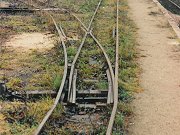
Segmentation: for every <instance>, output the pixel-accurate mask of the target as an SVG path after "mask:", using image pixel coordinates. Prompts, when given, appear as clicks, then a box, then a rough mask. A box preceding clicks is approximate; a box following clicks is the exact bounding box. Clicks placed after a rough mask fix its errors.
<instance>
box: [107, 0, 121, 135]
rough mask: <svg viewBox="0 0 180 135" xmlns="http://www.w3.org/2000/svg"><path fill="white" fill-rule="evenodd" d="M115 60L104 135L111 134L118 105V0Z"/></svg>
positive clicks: (117, 4) (117, 0) (117, 3)
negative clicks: (111, 107) (112, 85)
mask: <svg viewBox="0 0 180 135" xmlns="http://www.w3.org/2000/svg"><path fill="white" fill-rule="evenodd" d="M116 6H117V7H116V8H117V9H116V60H115V77H114V105H113V109H112V113H111V117H110V120H109V124H108V128H107V131H106V135H111V133H112V128H113V124H114V119H115V116H116V111H117V105H118V70H119V29H118V26H119V0H116Z"/></svg>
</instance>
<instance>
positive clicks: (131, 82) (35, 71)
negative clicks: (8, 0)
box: [0, 0, 139, 135]
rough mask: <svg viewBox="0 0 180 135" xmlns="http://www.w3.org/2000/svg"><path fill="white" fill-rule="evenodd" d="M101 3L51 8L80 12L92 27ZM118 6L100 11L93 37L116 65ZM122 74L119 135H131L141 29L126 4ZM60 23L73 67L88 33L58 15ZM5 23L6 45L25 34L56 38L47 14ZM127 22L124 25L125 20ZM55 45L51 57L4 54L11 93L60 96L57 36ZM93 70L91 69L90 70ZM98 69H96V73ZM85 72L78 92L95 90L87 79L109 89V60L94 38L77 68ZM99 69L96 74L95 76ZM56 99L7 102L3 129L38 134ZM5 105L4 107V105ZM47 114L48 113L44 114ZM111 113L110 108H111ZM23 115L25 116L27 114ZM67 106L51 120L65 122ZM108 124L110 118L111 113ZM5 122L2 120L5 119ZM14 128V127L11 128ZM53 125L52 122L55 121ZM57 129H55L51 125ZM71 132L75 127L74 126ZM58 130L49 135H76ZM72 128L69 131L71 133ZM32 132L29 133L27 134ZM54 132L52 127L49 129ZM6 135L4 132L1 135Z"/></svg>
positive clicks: (66, 1)
mask: <svg viewBox="0 0 180 135" xmlns="http://www.w3.org/2000/svg"><path fill="white" fill-rule="evenodd" d="M33 2H34V3H36V4H37V6H48V5H46V4H44V3H43V2H39V3H37V1H33ZM97 3H98V1H97V0H91V1H87V0H80V2H78V3H77V2H76V1H75V0H61V1H58V0H56V1H53V2H52V3H50V4H49V5H50V6H51V7H60V8H66V9H68V10H70V11H72V12H74V13H75V14H76V15H77V16H78V17H79V18H80V19H82V20H83V22H85V24H86V26H87V25H88V22H89V20H90V17H91V15H92V14H93V10H94V9H95V7H96V5H97ZM115 8H116V7H115V3H114V1H112V0H104V2H103V5H102V7H101V8H100V11H99V12H98V14H97V19H95V21H94V23H93V28H94V29H93V33H94V35H96V36H97V39H98V40H99V41H100V43H101V44H102V45H103V46H104V47H105V50H106V51H107V53H108V55H109V57H110V59H111V62H112V63H114V56H115V54H114V49H115V48H114V46H115V42H114V38H113V36H112V35H113V29H114V26H115V13H114V11H115ZM119 10H120V17H119V18H120V24H119V27H120V28H119V29H120V38H119V39H120V56H121V59H120V71H119V72H120V74H119V100H120V103H119V105H118V113H117V116H116V121H115V125H114V132H113V134H118V135H119V134H126V128H127V123H128V118H129V117H130V115H131V114H132V110H131V108H130V107H129V105H128V103H129V102H130V101H131V99H132V96H131V92H132V91H138V90H139V86H138V79H137V73H138V67H137V63H136V50H135V44H136V42H135V40H134V32H135V27H134V25H133V23H132V21H131V20H129V18H128V16H127V14H128V6H127V1H126V0H122V1H121V2H120V8H119ZM53 16H54V17H55V19H56V21H57V22H58V23H59V24H61V25H62V27H63V29H64V31H65V33H66V35H67V37H68V40H67V43H66V46H67V51H68V61H69V63H70V62H72V60H73V57H74V55H75V54H76V51H77V48H78V46H79V44H80V42H81V39H82V36H83V34H84V31H83V30H82V29H81V26H80V24H79V23H78V22H77V21H76V20H75V19H74V18H73V17H72V16H70V15H68V14H66V15H64V14H56V13H53ZM1 18H2V21H1V22H0V28H1V29H0V38H1V39H2V40H1V41H3V42H2V43H1V44H0V45H3V44H4V43H5V41H6V40H7V39H8V37H9V36H10V35H14V34H17V33H22V32H47V31H50V32H51V33H53V34H56V31H55V29H54V26H53V24H52V22H51V21H50V19H49V18H48V17H47V15H46V14H44V13H35V14H33V15H32V14H29V13H28V14H22V13H18V14H15V15H6V14H1ZM121 18H123V19H121ZM54 39H55V43H54V46H55V47H53V48H51V49H50V50H48V51H41V50H36V49H33V50H30V51H28V52H22V53H19V52H18V51H16V50H13V49H12V48H11V49H9V48H5V47H2V48H1V53H0V55H1V57H0V72H1V73H6V74H5V75H0V80H1V81H2V80H5V81H6V82H7V86H8V88H12V89H13V90H52V89H54V90H57V89H58V87H59V85H60V81H61V77H62V73H63V72H62V71H63V65H64V61H63V53H62V48H61V47H60V46H59V43H57V42H56V40H57V37H56V35H55V36H54ZM89 67H91V68H89ZM95 67H96V69H95ZM77 68H79V76H80V77H79V80H78V89H85V88H86V87H89V84H86V83H84V82H82V80H83V79H86V78H91V79H92V78H93V79H98V80H99V81H100V83H98V84H94V86H93V87H95V88H98V89H106V88H107V81H106V78H105V76H104V74H105V73H104V70H102V69H106V68H107V67H106V63H105V60H104V59H103V55H102V52H101V51H100V50H99V48H98V47H97V46H96V45H95V43H94V41H93V40H92V39H91V38H90V37H88V39H87V40H86V43H85V46H84V48H83V52H82V53H81V55H80V59H79V60H78V63H77ZM92 69H93V70H92ZM52 102H53V99H51V98H48V97H44V98H42V99H39V101H36V102H30V103H29V102H28V103H22V102H13V103H11V102H3V101H1V106H2V107H3V108H2V109H1V111H2V117H3V118H2V119H3V120H5V121H6V123H0V126H1V124H2V125H3V127H7V128H6V129H4V130H3V131H4V134H13V135H18V134H22V135H23V134H24V135H27V133H28V134H32V132H33V131H34V129H35V128H36V127H37V125H38V123H39V122H40V121H41V119H42V118H43V116H44V114H45V113H46V112H47V110H48V109H49V107H50V105H51V104H52ZM2 103H3V105H2ZM42 108H43V110H41V109H42ZM109 111H110V108H109ZM22 112H23V113H22ZM62 113H63V109H62V106H61V105H60V106H58V107H57V109H56V110H55V112H54V114H53V116H52V117H51V119H50V121H51V120H54V119H56V120H57V119H58V120H63V115H59V114H62ZM107 113H108V114H106V116H103V117H102V119H108V118H109V115H110V114H109V112H107ZM0 117H1V116H0ZM7 122H8V123H7ZM51 122H52V121H51ZM47 126H51V125H47ZM68 126H69V125H68ZM68 126H66V127H58V128H57V129H54V131H56V132H53V133H52V132H51V131H50V130H49V131H46V132H47V134H64V135H68V134H70V130H69V129H70V127H68ZM106 126H107V121H105V122H104V125H102V126H100V127H97V128H96V131H95V132H96V133H98V134H102V135H103V134H104V133H105V131H106ZM68 128H69V129H68ZM24 129H26V130H24ZM49 129H51V127H49ZM0 133H1V132H0Z"/></svg>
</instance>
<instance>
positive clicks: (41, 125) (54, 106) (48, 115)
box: [35, 14, 68, 135]
mask: <svg viewBox="0 0 180 135" xmlns="http://www.w3.org/2000/svg"><path fill="white" fill-rule="evenodd" d="M49 15H50V14H49ZM50 17H51V19H52V20H53V22H54V25H55V27H56V29H57V31H58V34H59V39H60V40H61V43H62V45H63V50H64V61H65V65H64V74H63V78H62V81H61V85H60V88H59V91H58V94H57V96H56V99H55V101H54V104H53V106H52V107H51V109H50V110H49V111H48V112H47V114H46V116H45V117H44V119H43V120H42V122H41V123H40V125H39V127H38V128H37V130H36V131H35V135H38V134H39V133H40V131H41V130H42V128H43V126H44V124H45V123H46V121H47V120H48V119H49V117H50V116H51V114H52V112H53V110H54V109H55V108H56V106H57V104H58V102H59V99H60V97H61V94H62V91H63V88H64V84H65V80H66V76H67V68H68V64H67V63H68V62H67V51H66V46H65V43H64V39H63V35H64V34H63V33H64V32H63V31H62V28H61V26H60V29H59V27H58V26H57V23H56V22H55V20H54V18H53V17H52V16H51V15H50Z"/></svg>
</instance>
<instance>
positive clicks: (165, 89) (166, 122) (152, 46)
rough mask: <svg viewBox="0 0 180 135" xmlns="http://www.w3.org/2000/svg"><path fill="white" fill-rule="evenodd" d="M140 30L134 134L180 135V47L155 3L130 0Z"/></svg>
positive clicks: (147, 0)
mask: <svg viewBox="0 0 180 135" xmlns="http://www.w3.org/2000/svg"><path fill="white" fill-rule="evenodd" d="M128 1H129V6H130V8H131V14H130V16H131V17H132V19H133V20H134V21H135V23H136V24H137V27H138V42H139V44H140V45H139V49H140V55H141V58H140V66H141V68H142V74H141V77H140V81H141V86H142V87H143V89H144V91H143V92H142V93H139V94H136V95H135V100H134V101H133V107H134V112H135V117H134V119H133V122H132V125H131V126H130V129H129V130H130V134H131V135H180V45H179V43H178V41H177V39H175V38H173V37H175V36H174V32H173V31H172V29H171V28H170V26H168V23H167V20H166V19H165V18H164V16H163V15H162V13H161V12H160V11H159V9H158V8H157V7H156V5H155V4H154V3H153V2H152V0H128Z"/></svg>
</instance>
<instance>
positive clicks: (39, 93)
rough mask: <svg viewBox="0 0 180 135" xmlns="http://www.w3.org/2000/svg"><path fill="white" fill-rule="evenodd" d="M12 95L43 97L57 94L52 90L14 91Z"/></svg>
mask: <svg viewBox="0 0 180 135" xmlns="http://www.w3.org/2000/svg"><path fill="white" fill-rule="evenodd" d="M12 94H14V95H45V94H49V95H55V94H57V92H55V91H53V90H31V91H15V92H12Z"/></svg>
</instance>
